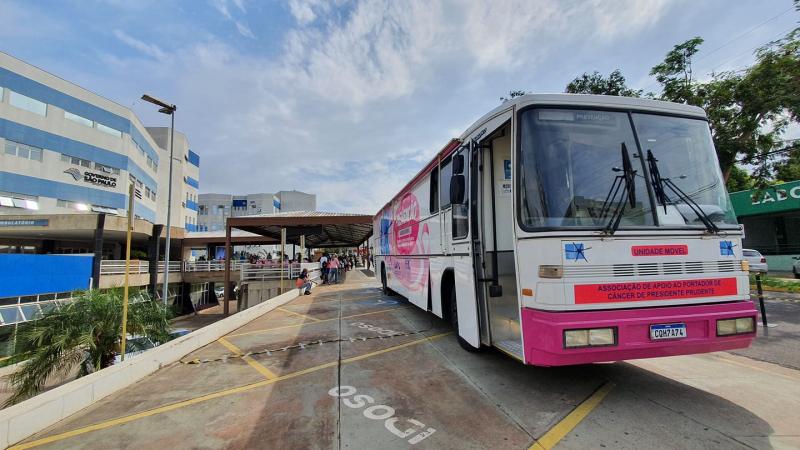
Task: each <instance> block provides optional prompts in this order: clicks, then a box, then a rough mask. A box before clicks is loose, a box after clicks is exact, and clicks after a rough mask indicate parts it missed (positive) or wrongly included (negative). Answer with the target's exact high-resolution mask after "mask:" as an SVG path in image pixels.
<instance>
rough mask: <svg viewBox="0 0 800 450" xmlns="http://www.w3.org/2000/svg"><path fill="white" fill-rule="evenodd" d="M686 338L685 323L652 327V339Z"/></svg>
mask: <svg viewBox="0 0 800 450" xmlns="http://www.w3.org/2000/svg"><path fill="white" fill-rule="evenodd" d="M685 337H686V324H685V323H670V324H665V325H650V339H652V340H654V341H657V340H659V339H682V338H685Z"/></svg>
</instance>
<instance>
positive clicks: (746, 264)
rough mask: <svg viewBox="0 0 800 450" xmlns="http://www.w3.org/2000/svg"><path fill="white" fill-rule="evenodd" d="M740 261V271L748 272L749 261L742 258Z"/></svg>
mask: <svg viewBox="0 0 800 450" xmlns="http://www.w3.org/2000/svg"><path fill="white" fill-rule="evenodd" d="M740 262H741V263H742V272H750V261H748V260H746V259H743V260H741V261H740Z"/></svg>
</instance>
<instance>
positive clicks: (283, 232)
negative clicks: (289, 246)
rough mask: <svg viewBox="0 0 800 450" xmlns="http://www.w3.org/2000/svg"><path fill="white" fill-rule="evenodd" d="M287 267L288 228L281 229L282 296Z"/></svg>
mask: <svg viewBox="0 0 800 450" xmlns="http://www.w3.org/2000/svg"><path fill="white" fill-rule="evenodd" d="M285 265H286V228H281V294H283V278H284V267H285Z"/></svg>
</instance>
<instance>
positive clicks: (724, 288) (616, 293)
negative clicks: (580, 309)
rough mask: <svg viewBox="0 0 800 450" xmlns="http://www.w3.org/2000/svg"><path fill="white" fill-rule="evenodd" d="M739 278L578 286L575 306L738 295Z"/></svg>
mask: <svg viewBox="0 0 800 450" xmlns="http://www.w3.org/2000/svg"><path fill="white" fill-rule="evenodd" d="M737 293H738V288H737V286H736V278H733V277H731V278H702V279H695V280H663V281H639V282H632V283H603V284H576V285H575V304H576V305H585V304H591V303H622V302H647V301H654V300H675V299H689V298H703V297H720V296H724V295H736V294H737Z"/></svg>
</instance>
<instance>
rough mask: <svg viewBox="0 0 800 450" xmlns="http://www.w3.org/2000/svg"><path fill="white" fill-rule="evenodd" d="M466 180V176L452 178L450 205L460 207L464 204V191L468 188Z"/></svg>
mask: <svg viewBox="0 0 800 450" xmlns="http://www.w3.org/2000/svg"><path fill="white" fill-rule="evenodd" d="M466 184H467V183H466V179H465V178H464V175H453V177H452V178H450V203H451V204H453V205H460V204H462V203H464V193H465V192H464V191H465V188H466Z"/></svg>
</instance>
